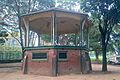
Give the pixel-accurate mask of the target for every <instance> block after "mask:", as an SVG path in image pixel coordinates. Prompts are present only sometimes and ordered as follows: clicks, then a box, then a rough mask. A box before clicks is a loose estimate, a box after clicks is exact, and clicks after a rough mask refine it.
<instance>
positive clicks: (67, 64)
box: [26, 49, 80, 76]
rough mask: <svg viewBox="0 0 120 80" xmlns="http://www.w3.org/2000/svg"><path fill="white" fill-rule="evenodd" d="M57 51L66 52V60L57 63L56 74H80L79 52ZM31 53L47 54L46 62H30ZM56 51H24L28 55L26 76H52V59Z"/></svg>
mask: <svg viewBox="0 0 120 80" xmlns="http://www.w3.org/2000/svg"><path fill="white" fill-rule="evenodd" d="M58 51H67V54H68V60H67V61H59V63H58V74H69V73H80V59H79V50H62V49H61V50H60V49H59V50H58ZM33 52H47V53H48V60H47V61H43V62H38V61H32V53H33ZM54 52H56V50H54V49H49V50H31V51H26V54H27V55H28V62H27V73H28V74H39V75H49V76H51V75H52V71H53V70H52V58H53V57H54V56H53V55H55V54H56V53H54Z"/></svg>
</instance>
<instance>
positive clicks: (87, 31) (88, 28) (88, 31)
mask: <svg viewBox="0 0 120 80" xmlns="http://www.w3.org/2000/svg"><path fill="white" fill-rule="evenodd" d="M87 48H88V49H89V28H87Z"/></svg>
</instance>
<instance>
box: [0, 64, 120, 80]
mask: <svg viewBox="0 0 120 80" xmlns="http://www.w3.org/2000/svg"><path fill="white" fill-rule="evenodd" d="M92 66H93V71H92V72H91V73H89V74H69V75H60V76H58V77H49V76H40V75H29V74H26V75H23V74H22V72H21V70H20V68H17V67H13V68H9V69H8V68H0V80H120V66H113V65H109V66H108V72H105V73H103V72H101V65H100V64H93V65H92ZM2 70H3V72H2ZM4 70H6V71H4ZM9 70H10V71H11V72H9ZM7 71H8V72H7Z"/></svg>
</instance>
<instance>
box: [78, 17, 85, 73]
mask: <svg viewBox="0 0 120 80" xmlns="http://www.w3.org/2000/svg"><path fill="white" fill-rule="evenodd" d="M84 25H85V19H83V20H82V21H81V22H80V42H79V46H81V47H83V40H84V39H83V29H84ZM82 53H83V50H82V49H81V50H80V53H79V55H80V69H81V73H84V65H83V54H82Z"/></svg>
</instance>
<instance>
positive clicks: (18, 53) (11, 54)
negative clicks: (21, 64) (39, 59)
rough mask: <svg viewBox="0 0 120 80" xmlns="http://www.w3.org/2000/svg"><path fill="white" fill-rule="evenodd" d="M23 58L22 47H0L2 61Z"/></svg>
mask: <svg viewBox="0 0 120 80" xmlns="http://www.w3.org/2000/svg"><path fill="white" fill-rule="evenodd" d="M21 58H22V50H21V48H20V47H12V46H5V45H1V46H0V60H14V59H16V60H17V59H18V60H19V59H21Z"/></svg>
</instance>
